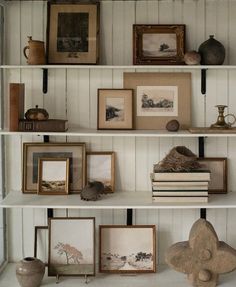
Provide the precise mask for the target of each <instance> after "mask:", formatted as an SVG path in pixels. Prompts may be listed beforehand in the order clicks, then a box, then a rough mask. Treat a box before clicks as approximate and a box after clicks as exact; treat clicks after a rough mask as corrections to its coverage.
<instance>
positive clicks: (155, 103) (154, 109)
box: [137, 86, 178, 117]
mask: <svg viewBox="0 0 236 287" xmlns="http://www.w3.org/2000/svg"><path fill="white" fill-rule="evenodd" d="M137 116H147V117H152V116H164V117H166V116H173V117H174V116H178V87H177V86H138V87H137Z"/></svg>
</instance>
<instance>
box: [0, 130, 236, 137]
mask: <svg viewBox="0 0 236 287" xmlns="http://www.w3.org/2000/svg"><path fill="white" fill-rule="evenodd" d="M0 135H8V136H11V135H20V136H24V135H39V136H43V135H49V136H85V137H87V136H91V137H189V138H195V137H235V136H236V133H190V132H189V131H187V130H181V131H178V132H168V131H166V130H96V129H80V128H69V130H68V131H66V132H11V131H9V130H8V129H2V130H0Z"/></svg>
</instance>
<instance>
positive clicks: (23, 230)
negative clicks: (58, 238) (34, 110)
mask: <svg viewBox="0 0 236 287" xmlns="http://www.w3.org/2000/svg"><path fill="white" fill-rule="evenodd" d="M235 13H236V1H235V0H218V1H217V0H164V1H163V0H162V1H158V0H156V1H101V64H109V65H111V64H113V65H129V64H132V24H134V23H137V24H146V23H150V24H170V23H176V24H177V23H179V24H180V23H184V24H186V25H187V27H186V28H187V50H189V49H197V48H198V46H199V45H200V43H202V42H203V41H204V40H205V39H207V38H208V35H210V34H214V35H215V36H216V38H217V39H219V40H220V41H221V42H222V43H223V44H224V45H225V47H226V51H227V57H226V63H227V64H236V35H235V27H236V18H235ZM45 30H46V2H41V1H25V2H24V1H21V2H19V1H17V2H14V1H13V2H9V3H8V7H7V15H6V35H7V38H6V62H7V64H25V63H26V61H25V59H24V56H23V53H22V50H23V47H24V46H25V45H26V44H27V36H28V35H32V36H33V39H38V40H44V41H46V38H45V34H46V33H45ZM124 71H134V70H133V69H126V70H110V69H101V70H99V69H88V70H84V69H78V70H74V69H61V70H50V71H49V91H48V93H47V94H46V95H43V94H42V91H41V89H42V72H41V71H39V70H22V71H20V70H17V69H16V70H13V69H12V70H7V71H6V72H5V78H6V83H5V94H6V98H7V95H8V83H9V82H18V81H20V82H24V83H25V84H26V109H27V108H29V107H32V106H34V105H36V104H38V105H39V106H44V107H45V108H46V109H47V110H48V111H49V114H50V116H51V117H58V118H60V117H61V118H67V119H68V120H69V122H70V123H71V124H79V125H80V126H81V127H91V128H95V127H96V111H97V89H98V88H112V87H113V88H121V87H122V83H123V72H124ZM136 71H137V72H138V71H140V70H138V69H137V70H136ZM147 71H148V70H147ZM167 71H168V70H167ZM169 71H170V70H169ZM171 71H176V70H175V69H174V67H173V69H171ZM183 71H184V69H183ZM157 72H158V70H157ZM176 72H179V71H176ZM235 89H236V71H234V70H233V71H226V70H221V71H216V70H215V71H214V70H212V71H208V72H207V95H206V97H204V96H202V95H201V93H200V71H192V121H193V124H194V125H198V126H202V125H209V124H210V123H212V122H213V121H214V120H215V117H216V111H215V108H214V106H215V105H216V104H228V105H229V112H231V113H236V105H235V104H236V98H235ZM5 109H6V111H7V110H8V106H7V103H6V107H5ZM5 123H6V126H7V123H8V119H7V113H5ZM41 140H42V138H40V137H36V136H24V137H20V136H11V137H7V138H6V141H7V145H6V156H7V165H6V184H7V189H8V190H20V189H21V171H22V153H21V147H22V142H26V141H41ZM54 140H57V141H85V142H86V143H87V148H88V149H89V150H95V151H98V150H114V151H115V152H116V155H117V162H116V188H117V189H125V190H135V189H136V190H150V182H149V173H150V171H151V170H152V165H153V163H155V162H157V161H159V160H160V159H161V158H163V157H164V155H165V154H166V153H167V152H168V151H169V149H170V148H171V147H173V146H175V145H179V144H181V145H182V144H184V145H186V146H187V147H189V148H191V149H192V151H193V152H196V153H197V150H198V147H197V139H182V138H170V139H167V138H163V139H158V138H149V139H145V138H136V139H135V138H131V137H130V138H129V137H128V138H123V137H119V138H110V137H107V138H106V137H101V138H92V137H90V138H89V137H88V138H76V137H71V138H70V137H68V138H66V137H60V138H56V139H54ZM235 144H236V140H235V139H224V138H223V139H222V138H211V139H207V145H206V156H227V157H228V158H229V176H230V182H229V183H230V184H229V189H230V191H232V190H233V189H234V190H235V187H234V186H235V184H236V177H235V176H234V171H235V170H236V152H235V148H234V147H235ZM68 214H69V215H71V216H78V215H81V216H82V215H86V216H96V221H97V224H113V223H114V224H125V216H126V211H116V210H96V211H94V210H93V211H79V210H78V211H76V210H69V211H68ZM56 215H66V211H65V210H58V211H57V212H56ZM235 215H236V211H235V210H230V211H228V210H211V211H208V219H209V220H210V221H211V222H212V223H213V224H214V226H215V228H216V231H217V232H218V234H219V238H220V239H222V240H226V241H227V242H228V243H230V244H231V245H232V246H233V247H235V248H236V231H234V230H235V226H234V223H233V218H234V216H235ZM198 216H199V213H198V211H194V210H191V209H190V210H183V211H181V210H166V211H151V210H149V211H147V210H136V211H135V220H134V221H135V223H136V224H157V227H158V257H159V262H164V252H165V249H166V248H167V247H168V246H169V245H170V244H172V243H173V242H175V241H179V240H184V239H187V236H188V232H189V229H190V227H191V225H192V223H193V222H194V221H195V220H196V219H197V218H198ZM46 224H47V218H46V212H45V210H31V209H27V210H24V209H23V210H22V209H14V210H10V211H9V212H8V230H9V234H8V237H9V242H8V244H9V259H10V260H11V261H16V260H19V259H20V258H22V257H23V256H26V255H32V252H33V227H34V226H35V225H46ZM40 244H41V247H42V246H45V245H46V234H42V237H41V241H40ZM40 256H41V257H42V258H44V257H46V251H45V249H44V248H40Z"/></svg>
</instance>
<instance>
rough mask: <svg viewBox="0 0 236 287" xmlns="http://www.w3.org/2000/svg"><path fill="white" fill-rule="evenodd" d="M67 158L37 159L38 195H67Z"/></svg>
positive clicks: (68, 162)
mask: <svg viewBox="0 0 236 287" xmlns="http://www.w3.org/2000/svg"><path fill="white" fill-rule="evenodd" d="M69 167H70V159H69V158H39V160H38V194H39V195H67V194H68V193H69Z"/></svg>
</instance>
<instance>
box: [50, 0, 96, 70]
mask: <svg viewBox="0 0 236 287" xmlns="http://www.w3.org/2000/svg"><path fill="white" fill-rule="evenodd" d="M99 10H100V5H99V2H75V1H59V2H57V1H50V2H48V24H47V62H48V64H79V65H81V64H97V63H98V60H99V21H100V20H99V15H100V11H99Z"/></svg>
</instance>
